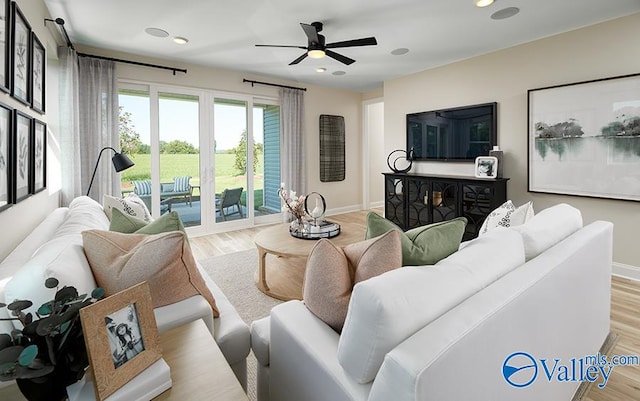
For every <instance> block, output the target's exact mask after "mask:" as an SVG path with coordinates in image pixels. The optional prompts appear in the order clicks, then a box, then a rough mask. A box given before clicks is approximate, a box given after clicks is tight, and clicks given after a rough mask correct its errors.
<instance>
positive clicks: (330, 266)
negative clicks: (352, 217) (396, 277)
mask: <svg viewBox="0 0 640 401" xmlns="http://www.w3.org/2000/svg"><path fill="white" fill-rule="evenodd" d="M401 266H402V246H401V243H400V234H399V233H398V232H397V231H389V232H387V233H386V234H384V235H381V236H379V237H376V238H372V239H369V240H366V241H361V242H356V243H354V244H351V245H347V246H345V247H344V248H340V247H337V246H335V245H334V244H333V243H332V242H331V241H329V240H327V239H321V240H319V241H318V243H317V244H316V245H315V246H314V247H313V249H312V250H311V253H310V254H309V258H308V259H307V267H306V271H305V276H304V284H303V299H304V303H305V305H306V306H307V308H308V309H309V310H310V311H311V312H312V313H313V314H314V315H316V316H317V317H318V318H320V319H321V320H322V321H324V322H325V323H326V324H328V325H329V326H331V327H332V328H333V329H334V330H335V331H337V332H340V331H342V326H343V325H344V320H345V318H346V317H347V310H348V307H349V300H350V299H351V291H352V290H353V286H354V285H355V284H357V283H359V282H360V281H364V280H366V279H368V278H371V277H374V276H378V275H380V274H382V273H384V272H387V271H389V270H393V269H397V268H398V267H401Z"/></svg>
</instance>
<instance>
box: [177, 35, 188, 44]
mask: <svg viewBox="0 0 640 401" xmlns="http://www.w3.org/2000/svg"><path fill="white" fill-rule="evenodd" d="M173 41H174V42H175V43H177V44H179V45H184V44H187V43H189V39H187V38H183V37H182V36H174V38H173Z"/></svg>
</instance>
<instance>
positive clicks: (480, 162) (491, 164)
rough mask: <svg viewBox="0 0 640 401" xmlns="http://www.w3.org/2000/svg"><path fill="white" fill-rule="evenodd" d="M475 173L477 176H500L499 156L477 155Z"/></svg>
mask: <svg viewBox="0 0 640 401" xmlns="http://www.w3.org/2000/svg"><path fill="white" fill-rule="evenodd" d="M475 175H476V177H477V178H496V177H497V176H498V158H497V157H495V156H478V157H476V164H475Z"/></svg>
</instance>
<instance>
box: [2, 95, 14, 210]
mask: <svg viewBox="0 0 640 401" xmlns="http://www.w3.org/2000/svg"><path fill="white" fill-rule="evenodd" d="M12 126H13V109H12V108H11V107H9V106H6V105H4V104H2V103H0V211H2V210H4V209H7V208H9V207H11V205H12V204H13V147H12V136H13V131H12V130H11V127H12Z"/></svg>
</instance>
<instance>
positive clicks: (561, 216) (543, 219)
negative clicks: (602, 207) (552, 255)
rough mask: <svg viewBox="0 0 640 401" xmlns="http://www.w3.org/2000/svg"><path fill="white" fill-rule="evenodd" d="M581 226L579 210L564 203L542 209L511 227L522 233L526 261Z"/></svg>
mask: <svg viewBox="0 0 640 401" xmlns="http://www.w3.org/2000/svg"><path fill="white" fill-rule="evenodd" d="M581 228H582V214H581V213H580V210H578V209H576V208H575V207H573V206H570V205H567V204H566V203H560V204H558V205H555V206H552V207H550V208H547V209H544V210H543V211H541V212H540V213H538V214H537V215H535V216H534V217H533V218H531V220H529V221H528V222H527V223H526V224H523V225H521V226H517V227H513V229H514V230H516V231H518V232H519V233H520V235H522V241H523V242H524V250H525V257H526V259H527V261H529V260H531V259H533V258H535V257H536V256H538V255H540V254H541V253H542V252H544V251H546V250H547V249H549V248H551V247H552V246H553V245H555V244H557V243H558V242H560V241H562V240H563V239H565V238H566V237H568V236H569V235H571V234H573V233H574V232H576V231H578V230H579V229H581Z"/></svg>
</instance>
